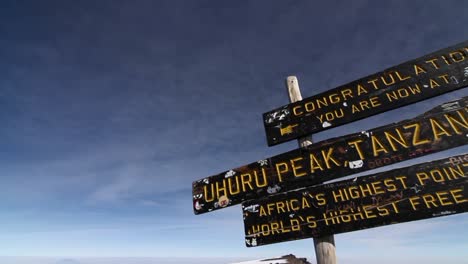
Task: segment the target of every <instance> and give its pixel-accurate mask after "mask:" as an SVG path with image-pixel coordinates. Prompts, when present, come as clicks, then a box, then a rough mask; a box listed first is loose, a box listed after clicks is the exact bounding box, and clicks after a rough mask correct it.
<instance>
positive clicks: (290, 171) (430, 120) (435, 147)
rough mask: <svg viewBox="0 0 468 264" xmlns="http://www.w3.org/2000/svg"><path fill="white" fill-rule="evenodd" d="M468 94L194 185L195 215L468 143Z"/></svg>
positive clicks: (194, 183)
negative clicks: (406, 117)
mask: <svg viewBox="0 0 468 264" xmlns="http://www.w3.org/2000/svg"><path fill="white" fill-rule="evenodd" d="M467 103H468V97H465V98H462V99H459V100H457V101H453V102H449V103H445V104H442V105H440V106H438V107H436V108H434V109H433V110H431V111H429V112H427V113H425V114H423V115H420V116H418V117H416V118H414V119H410V120H405V121H402V122H398V123H393V124H390V125H386V126H382V127H379V128H374V129H371V130H369V131H362V132H360V133H355V134H350V135H345V136H343V137H338V138H333V139H329V140H326V141H321V142H318V143H315V144H312V145H309V146H307V147H305V148H299V149H296V150H292V151H289V152H286V153H283V154H280V155H277V156H274V157H270V158H267V159H264V160H260V161H258V162H254V163H251V164H248V165H245V166H242V167H239V168H235V169H232V170H228V171H224V172H222V173H220V174H217V175H214V176H211V177H207V178H204V179H201V180H198V181H195V182H193V184H192V188H193V189H192V193H193V208H194V212H195V214H201V213H206V212H209V211H212V210H217V209H221V208H224V207H228V206H232V205H235V204H239V203H241V202H242V201H246V200H251V199H257V198H260V197H264V196H268V195H270V194H274V193H277V192H284V191H289V190H294V189H298V188H302V187H306V186H311V185H314V184H318V183H322V182H324V181H328V180H332V179H336V178H340V177H344V176H347V175H351V174H354V173H358V172H362V171H366V170H371V169H374V168H379V167H382V166H385V165H390V164H394V163H397V162H400V161H405V160H409V159H412V158H417V157H421V156H424V155H427V154H431V153H435V152H438V151H442V150H446V149H450V148H454V147H458V146H462V145H466V144H467V143H468V137H467V136H466V134H467V132H468V118H467V110H468V109H467Z"/></svg>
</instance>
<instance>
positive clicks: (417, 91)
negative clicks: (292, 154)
mask: <svg viewBox="0 0 468 264" xmlns="http://www.w3.org/2000/svg"><path fill="white" fill-rule="evenodd" d="M466 86H468V41H465V42H462V43H460V44H458V45H455V46H452V47H449V48H445V49H442V50H439V51H437V52H434V53H431V54H429V55H426V56H423V57H420V58H418V59H415V60H411V61H408V62H405V63H402V64H400V65H398V66H394V67H392V68H389V69H386V70H384V71H381V72H378V73H376V74H372V75H370V76H367V77H365V78H362V79H359V80H357V81H353V82H350V83H347V84H345V85H342V86H339V87H337V88H334V89H332V90H329V91H326V92H323V93H320V94H317V95H314V96H311V97H308V98H305V99H303V100H302V101H299V102H295V103H291V104H289V105H285V106H282V107H280V108H277V109H275V110H272V111H269V112H267V113H264V114H263V122H264V126H265V132H266V136H267V142H268V145H269V146H273V145H276V144H279V143H282V142H285V141H289V140H292V139H296V138H299V137H302V136H305V135H308V134H311V133H316V132H319V131H322V130H325V129H329V128H332V127H336V126H339V125H343V124H346V123H350V122H353V121H356V120H359V119H362V118H365V117H369V116H372V115H375V114H379V113H382V112H385V111H388V110H391V109H396V108H399V107H402V106H405V105H408V104H411V103H415V102H418V101H421V100H425V99H428V98H431V97H434V96H437V95H440V94H443V93H446V92H449V91H453V90H456V89H460V88H463V87H466Z"/></svg>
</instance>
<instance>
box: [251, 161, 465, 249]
mask: <svg viewBox="0 0 468 264" xmlns="http://www.w3.org/2000/svg"><path fill="white" fill-rule="evenodd" d="M467 166H468V154H463V155H458V156H452V157H449V158H445V159H441V160H437V161H432V162H427V163H422V164H417V165H413V166H409V167H405V168H399V169H394V170H390V171H386V172H383V173H378V174H373V175H370V176H362V177H359V178H355V179H351V180H346V181H340V182H334V183H329V184H324V185H320V186H315V187H307V188H302V189H299V190H296V191H291V192H286V193H281V194H276V195H272V196H269V197H266V198H263V199H259V200H252V201H248V202H244V203H243V204H242V208H243V213H244V227H245V235H246V245H247V246H248V247H252V246H260V245H266V244H272V243H277V242H283V241H291V240H297V239H303V238H310V237H321V236H324V235H331V234H338V233H343V232H350V231H356V230H362V229H367V228H372V227H378V226H384V225H389V224H396V223H403V222H408V221H414V220H421V219H427V218H433V217H439V216H445V215H452V214H458V213H464V212H467V210H468V190H467V187H468V174H467V170H468V168H467ZM249 208H255V210H250V209H249Z"/></svg>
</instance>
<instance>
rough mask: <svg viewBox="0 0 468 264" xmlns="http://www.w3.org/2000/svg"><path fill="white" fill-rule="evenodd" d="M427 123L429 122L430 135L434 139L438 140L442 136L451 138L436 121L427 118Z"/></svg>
mask: <svg viewBox="0 0 468 264" xmlns="http://www.w3.org/2000/svg"><path fill="white" fill-rule="evenodd" d="M429 121H430V122H431V127H432V133H433V134H434V139H435V140H437V139H439V138H440V136H442V135H446V136H449V137H450V136H451V135H450V133H449V132H448V131H447V130H445V128H444V127H443V126H442V125H441V124H439V122H437V120H435V119H433V118H429Z"/></svg>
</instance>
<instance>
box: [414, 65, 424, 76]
mask: <svg viewBox="0 0 468 264" xmlns="http://www.w3.org/2000/svg"><path fill="white" fill-rule="evenodd" d="M414 73H415V74H416V75H419V74H420V73H426V70H424V68H422V67H420V66H418V65H416V64H414Z"/></svg>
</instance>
